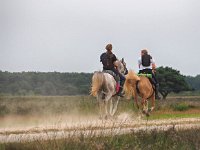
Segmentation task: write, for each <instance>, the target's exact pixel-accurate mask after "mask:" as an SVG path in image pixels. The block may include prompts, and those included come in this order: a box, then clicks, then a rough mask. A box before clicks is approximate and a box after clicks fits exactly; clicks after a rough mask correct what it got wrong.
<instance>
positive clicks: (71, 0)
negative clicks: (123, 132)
mask: <svg viewBox="0 0 200 150" xmlns="http://www.w3.org/2000/svg"><path fill="white" fill-rule="evenodd" d="M108 43H112V44H113V52H114V53H115V54H116V56H117V57H118V58H119V59H120V58H122V57H124V58H125V61H126V63H127V67H128V69H134V70H135V71H138V67H137V60H138V57H139V55H140V50H141V49H142V48H148V49H149V53H150V54H151V55H152V56H153V58H154V59H155V60H156V64H157V66H170V67H172V68H174V69H177V70H180V72H181V73H182V74H184V75H192V76H195V75H197V74H200V66H199V63H200V1H199V0H0V70H2V71H11V72H16V71H43V72H46V71H58V72H94V71H95V70H101V67H102V65H101V63H100V62H99V57H100V55H101V53H103V52H104V51H105V46H106V44H108Z"/></svg>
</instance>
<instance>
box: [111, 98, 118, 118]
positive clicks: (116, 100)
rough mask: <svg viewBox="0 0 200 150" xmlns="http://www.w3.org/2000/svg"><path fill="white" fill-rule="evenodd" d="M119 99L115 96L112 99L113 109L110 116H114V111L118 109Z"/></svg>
mask: <svg viewBox="0 0 200 150" xmlns="http://www.w3.org/2000/svg"><path fill="white" fill-rule="evenodd" d="M119 99H120V97H119V96H117V97H115V98H114V103H113V108H112V113H111V116H114V114H115V113H116V111H117V107H118V103H119Z"/></svg>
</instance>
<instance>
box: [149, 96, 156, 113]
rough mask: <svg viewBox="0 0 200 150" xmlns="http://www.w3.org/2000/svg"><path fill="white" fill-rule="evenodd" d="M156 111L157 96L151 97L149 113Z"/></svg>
mask: <svg viewBox="0 0 200 150" xmlns="http://www.w3.org/2000/svg"><path fill="white" fill-rule="evenodd" d="M154 109H155V94H153V95H152V97H151V109H150V110H149V112H151V111H153V110H154Z"/></svg>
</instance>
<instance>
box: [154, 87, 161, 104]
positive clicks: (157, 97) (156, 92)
mask: <svg viewBox="0 0 200 150" xmlns="http://www.w3.org/2000/svg"><path fill="white" fill-rule="evenodd" d="M158 91H159V84H156V86H155V98H156V99H158V100H159V99H161V97H160V96H159V95H158Z"/></svg>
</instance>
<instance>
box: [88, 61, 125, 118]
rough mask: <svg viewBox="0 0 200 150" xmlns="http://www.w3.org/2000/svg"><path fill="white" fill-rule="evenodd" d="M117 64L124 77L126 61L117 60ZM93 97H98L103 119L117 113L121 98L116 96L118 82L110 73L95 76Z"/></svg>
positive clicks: (92, 89)
mask: <svg viewBox="0 0 200 150" xmlns="http://www.w3.org/2000/svg"><path fill="white" fill-rule="evenodd" d="M115 64H116V65H117V69H118V71H119V72H120V73H121V74H122V75H124V74H125V71H126V64H125V62H124V59H122V60H117V61H116V62H115ZM91 95H93V96H95V97H97V101H98V103H99V108H100V118H101V119H104V118H105V119H107V118H108V117H112V116H113V115H114V114H115V113H116V111H117V106H118V103H119V99H120V96H117V95H116V81H115V79H114V77H113V76H112V75H111V74H110V73H106V72H100V71H99V72H95V73H94V74H93V76H92V88H91Z"/></svg>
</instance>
